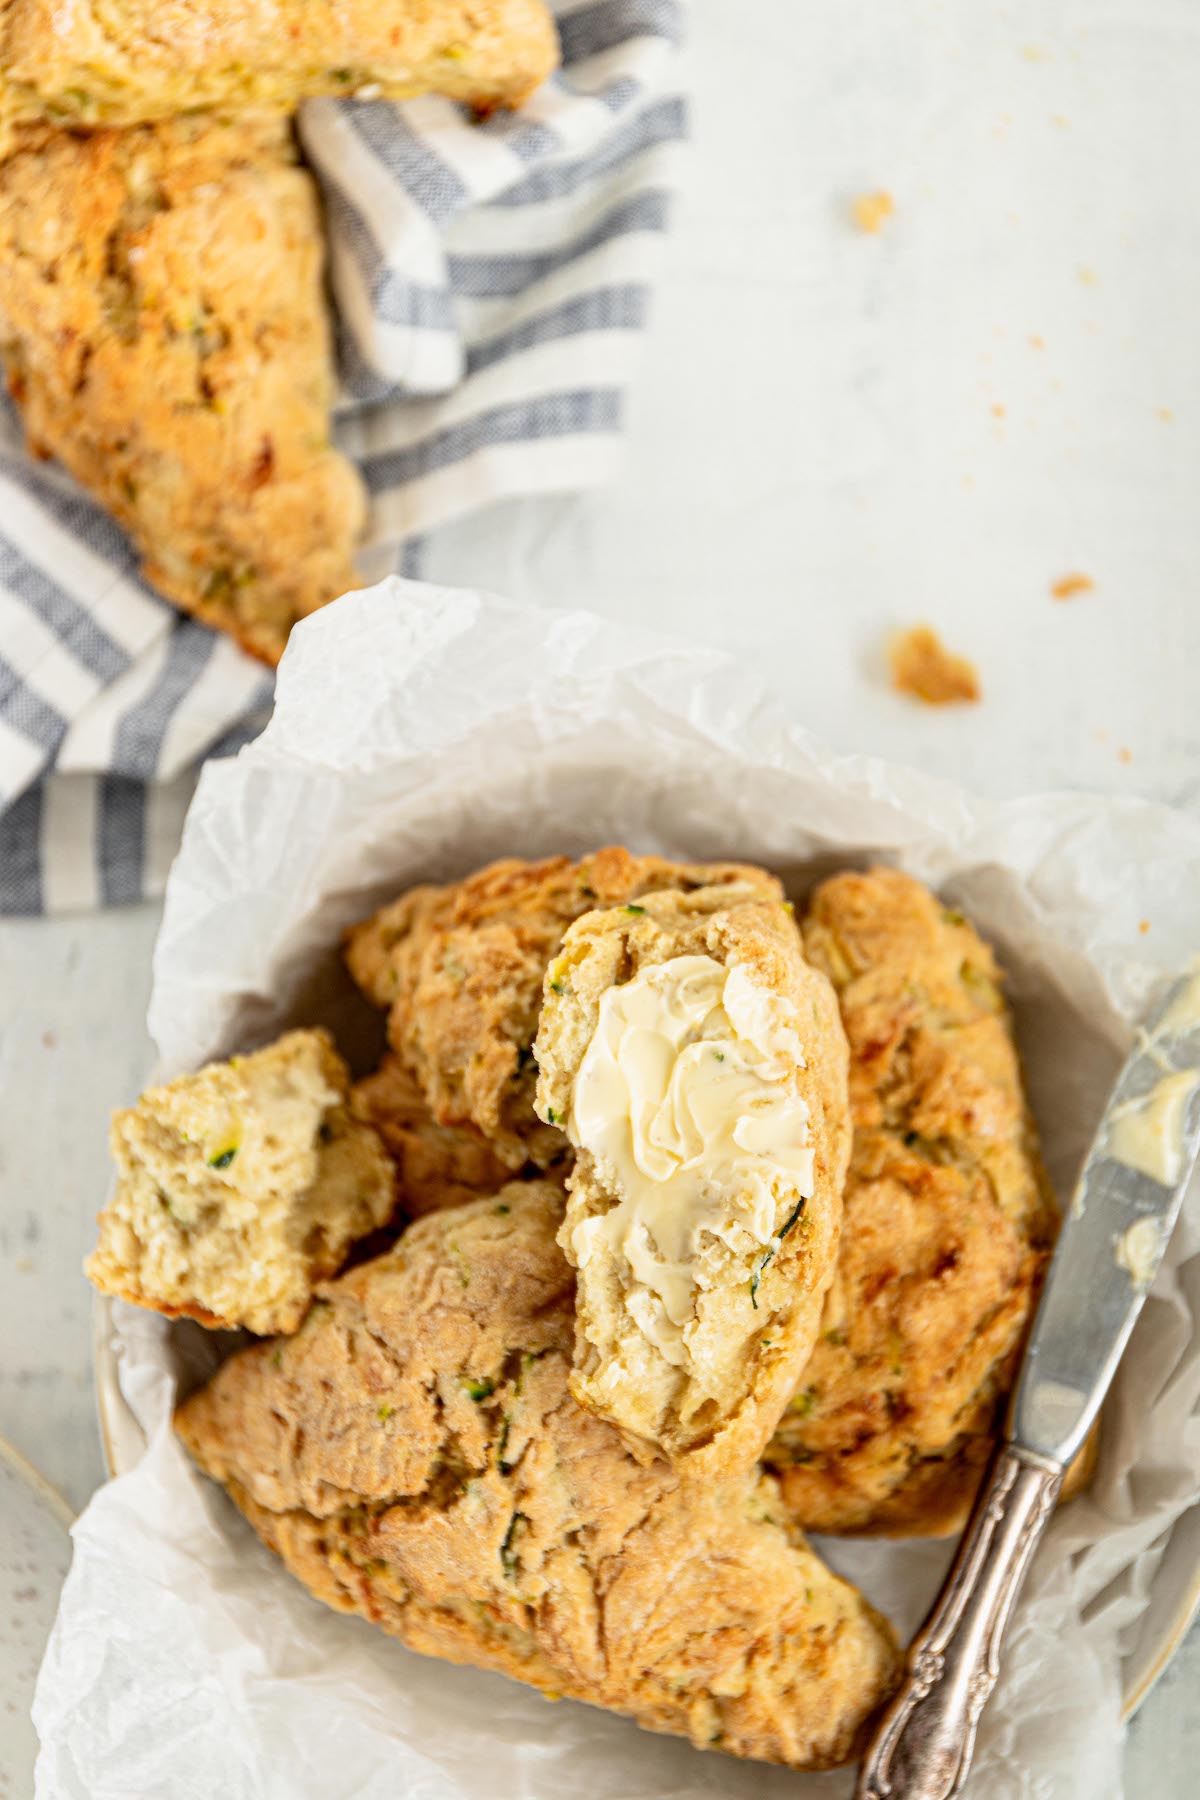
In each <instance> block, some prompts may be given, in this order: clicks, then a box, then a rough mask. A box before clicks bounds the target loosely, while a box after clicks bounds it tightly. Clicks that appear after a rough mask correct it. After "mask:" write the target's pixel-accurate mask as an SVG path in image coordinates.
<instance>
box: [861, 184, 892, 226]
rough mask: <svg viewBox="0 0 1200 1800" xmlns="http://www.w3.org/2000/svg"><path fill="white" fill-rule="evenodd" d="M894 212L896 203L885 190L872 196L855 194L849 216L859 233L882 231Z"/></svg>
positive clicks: (878, 191)
mask: <svg viewBox="0 0 1200 1800" xmlns="http://www.w3.org/2000/svg"><path fill="white" fill-rule="evenodd" d="M895 210H896V202H895V201H894V200H893V199H892V196H891V195H890V194H889V193H888V192H887V190H886V188H879V189H878V190H877V191H876V192H875V193H873V194H857V195H856V196H855V198H854V200H853V201H852V202H851V205H850V216H851V217H852V218H853V220H854V223H855V224H856V225H857V226H858V229H859V230H860V231H868V232H871V233H874V232H877V231H882V230H883V228H884V226H885V225H886V224H887V222H888V220H889V219H890V218H891V216H892V214H893V213H894V212H895Z"/></svg>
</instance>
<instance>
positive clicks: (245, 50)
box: [0, 0, 558, 154]
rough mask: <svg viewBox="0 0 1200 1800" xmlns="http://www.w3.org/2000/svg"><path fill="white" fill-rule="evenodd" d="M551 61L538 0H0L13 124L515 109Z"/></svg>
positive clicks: (4, 102) (3, 109)
mask: <svg viewBox="0 0 1200 1800" xmlns="http://www.w3.org/2000/svg"><path fill="white" fill-rule="evenodd" d="M557 59H558V45H557V39H556V36H555V31H554V23H553V20H552V18H551V16H550V13H549V11H548V9H547V8H546V6H545V5H543V4H542V0H342V3H341V4H338V5H334V4H332V0H166V3H165V4H164V0H76V3H75V4H73V5H71V6H63V5H59V4H56V0H5V4H4V5H3V6H2V7H0V69H2V70H3V71H4V82H5V90H4V94H3V97H2V98H0V154H3V130H4V121H5V118H6V117H7V119H8V121H9V124H10V127H11V125H13V124H19V123H21V122H27V121H29V120H31V119H50V120H52V121H53V122H55V123H57V124H61V125H69V126H76V127H78V126H96V125H134V124H143V123H146V122H148V121H153V120H156V119H165V118H170V117H172V116H173V115H175V114H178V113H185V112H192V111H195V110H196V109H198V108H200V107H214V108H219V109H221V110H223V111H227V112H247V111H252V110H260V111H261V110H263V109H271V108H277V109H281V110H285V111H290V110H292V109H294V108H295V106H296V105H297V104H298V103H299V102H300V101H301V100H305V99H309V98H311V97H313V96H315V95H321V94H332V95H339V96H348V95H358V96H361V97H362V98H364V99H388V100H404V99H408V98H409V97H411V96H412V95H414V94H422V93H428V92H433V93H438V94H445V95H447V96H449V97H450V98H451V99H455V100H463V101H466V102H467V103H468V104H469V105H471V106H473V107H475V108H477V109H478V110H479V111H482V112H489V111H491V110H493V109H494V108H495V107H499V106H518V105H520V103H521V101H522V100H524V99H525V98H526V97H527V96H528V95H529V94H530V93H532V91H533V89H534V88H536V87H537V86H539V84H540V83H541V82H542V81H544V80H545V78H546V76H547V75H548V74H549V73H550V71H551V69H552V68H553V67H554V65H555V63H556V61H557Z"/></svg>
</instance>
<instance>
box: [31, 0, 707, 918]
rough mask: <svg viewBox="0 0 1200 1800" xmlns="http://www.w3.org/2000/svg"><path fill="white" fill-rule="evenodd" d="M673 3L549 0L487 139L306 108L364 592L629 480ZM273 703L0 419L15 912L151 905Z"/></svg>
mask: <svg viewBox="0 0 1200 1800" xmlns="http://www.w3.org/2000/svg"><path fill="white" fill-rule="evenodd" d="M683 4H684V0H558V4H556V6H555V10H556V12H557V14H558V23H559V33H560V36H561V39H562V51H563V62H562V67H561V69H560V70H559V72H558V74H557V75H556V76H555V77H554V78H553V79H552V80H551V81H549V82H547V84H546V85H545V86H544V87H543V88H542V89H541V90H540V91H539V92H538V93H537V94H536V95H534V97H533V98H532V100H531V101H530V102H529V103H528V104H527V105H526V106H525V107H524V108H523V109H522V111H521V112H520V113H518V114H515V115H503V116H497V117H495V118H492V119H489V120H488V121H487V122H486V123H483V124H478V123H474V122H472V121H471V120H470V119H469V118H468V117H467V116H466V115H465V114H464V112H463V111H462V110H461V109H460V108H459V107H457V106H455V105H453V104H452V103H451V102H449V101H444V100H440V99H437V98H434V97H427V98H424V99H420V100H414V101H410V102H408V103H406V104H405V105H402V106H392V105H389V104H387V103H384V102H373V103H370V102H351V101H336V102H335V101H326V100H321V101H315V102H312V103H311V104H309V105H308V106H306V107H304V108H303V109H302V112H301V117H300V135H301V139H302V142H303V144H304V148H305V151H306V154H307V156H308V159H309V161H310V162H311V164H312V166H313V168H314V169H315V171H316V173H317V175H318V177H319V179H320V181H321V183H322V186H323V189H324V193H325V200H326V210H327V217H328V226H329V236H330V277H331V285H332V290H333V295H334V301H335V306H336V310H337V315H338V343H339V355H340V364H341V374H342V399H341V404H340V406H339V411H338V427H337V428H338V436H339V439H340V442H341V444H342V446H343V448H344V449H345V450H346V451H347V452H348V453H349V454H350V455H352V456H353V457H354V458H355V459H356V460H357V462H358V463H359V466H360V467H361V469H362V471H363V475H364V477H365V479H366V483H367V487H368V491H369V493H370V497H371V525H370V537H369V542H368V546H367V550H366V554H365V556H364V557H363V559H362V562H363V570H364V574H366V575H368V576H369V577H370V578H371V579H378V578H379V577H380V576H381V575H383V574H386V573H388V572H390V571H393V570H399V571H400V572H401V573H405V574H409V575H413V574H419V572H420V551H421V545H422V542H423V540H424V539H425V538H427V536H428V534H429V533H430V532H431V531H435V530H436V528H437V527H438V525H439V524H441V523H444V522H445V521H446V520H448V519H451V518H453V517H455V516H458V515H461V514H462V513H464V512H466V511H468V510H469V509H470V508H472V507H476V506H480V505H482V504H484V503H485V502H488V501H491V500H496V499H499V498H503V497H506V496H517V495H526V494H534V493H545V492H550V491H563V490H571V489H580V488H584V487H588V486H590V485H593V484H595V483H597V482H600V481H603V480H606V479H609V478H610V477H611V476H612V475H613V474H614V473H615V472H616V469H617V466H618V461H619V455H620V448H621V435H622V427H623V419H624V412H625V399H626V394H627V391H628V388H629V384H630V381H631V378H632V374H633V369H634V364H635V360H636V356H637V351H638V348H639V340H640V338H641V335H642V328H643V326H644V324H645V322H646V315H647V305H648V300H649V293H650V283H651V277H652V273H653V268H654V260H655V254H656V250H657V247H658V245H659V243H660V242H661V238H662V233H663V231H664V228H665V226H666V223H667V215H668V211H669V207H670V200H671V193H672V190H673V187H674V185H675V171H676V159H677V157H678V154H679V145H680V143H681V141H682V139H683V138H684V136H685V134H686V110H685V104H684V100H683V98H682V96H681V94H680V92H679V86H678V74H677V69H676V54H675V53H676V50H677V47H678V44H679V40H680V33H681V23H682V18H681V15H682V9H683ZM271 691H272V677H271V674H270V672H269V671H268V670H265V669H264V668H263V667H262V665H261V664H259V663H256V662H253V661H252V660H251V659H250V658H248V657H247V656H245V655H244V654H243V653H242V652H241V651H240V650H239V649H238V648H237V647H236V646H235V645H234V644H233V643H232V642H231V641H230V640H229V639H228V638H225V637H223V636H220V635H218V634H216V633H213V632H211V631H209V630H208V629H207V628H206V627H204V626H202V625H200V624H198V623H197V622H196V621H195V620H192V619H187V618H184V617H182V616H181V615H180V614H179V613H177V612H176V611H175V610H174V608H172V607H170V606H169V605H167V604H166V603H165V602H164V601H162V600H160V599H159V598H158V597H157V596H156V595H155V594H154V593H152V592H151V590H150V589H149V588H148V587H147V586H146V585H145V584H144V583H143V582H142V581H141V580H140V578H139V576H138V574H137V562H136V558H135V556H134V554H133V552H132V550H131V548H130V546H129V544H128V542H127V541H126V540H125V538H124V536H123V535H122V533H121V532H120V531H119V530H118V529H117V527H116V526H115V525H113V523H112V522H111V520H109V519H108V518H107V517H106V516H105V514H104V513H103V512H102V511H101V510H100V509H99V508H98V507H96V506H94V505H93V504H92V503H91V502H90V501H89V500H88V499H87V498H86V496H85V495H83V494H81V493H80V491H79V490H78V489H77V488H75V487H74V486H73V484H72V483H71V482H70V481H69V480H68V479H67V478H66V477H65V476H64V475H62V474H61V472H60V471H58V470H57V469H56V468H54V467H53V466H48V465H45V464H39V463H35V462H33V461H31V460H30V458H28V457H27V456H26V455H25V453H24V451H23V449H22V447H21V433H20V429H19V426H18V423H17V420H16V416H15V414H14V413H13V412H12V410H11V409H10V408H8V407H7V406H5V405H0V913H8V914H13V913H40V912H60V911H66V910H70V909H73V908H78V907H88V906H109V905H116V904H120V903H122V902H125V901H132V900H137V899H141V898H145V897H148V896H151V895H155V894H158V893H160V892H161V890H162V886H163V882H164V879H165V876H166V870H167V867H168V865H169V863H170V860H171V857H172V856H173V854H174V851H175V847H176V844H177V842H178V838H179V831H180V827H181V823H182V818H183V813H184V811H185V809H186V807H187V803H188V800H189V798H190V795H191V791H192V787H193V784H194V780H195V770H196V766H197V764H198V762H199V760H200V759H202V758H203V757H205V756H212V755H222V754H228V753H229V752H230V751H232V750H233V749H235V748H236V747H237V746H238V745H239V744H240V743H243V742H245V741H246V740H247V739H248V738H249V737H252V736H253V735H254V734H255V732H256V731H257V730H259V729H260V728H261V725H262V723H263V720H264V717H265V714H266V712H267V710H268V709H269V706H270V701H271Z"/></svg>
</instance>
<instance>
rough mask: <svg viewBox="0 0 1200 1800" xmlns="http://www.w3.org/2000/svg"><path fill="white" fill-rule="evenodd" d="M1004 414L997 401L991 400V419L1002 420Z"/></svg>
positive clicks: (1003, 409)
mask: <svg viewBox="0 0 1200 1800" xmlns="http://www.w3.org/2000/svg"><path fill="white" fill-rule="evenodd" d="M1004 413H1005V408H1004V407H1003V406H1001V404H1000V402H999V400H993V401H992V417H993V419H1002V418H1003V417H1004Z"/></svg>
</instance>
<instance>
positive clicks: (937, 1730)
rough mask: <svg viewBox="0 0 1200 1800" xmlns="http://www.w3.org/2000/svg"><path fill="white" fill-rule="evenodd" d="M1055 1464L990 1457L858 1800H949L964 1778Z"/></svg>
mask: <svg viewBox="0 0 1200 1800" xmlns="http://www.w3.org/2000/svg"><path fill="white" fill-rule="evenodd" d="M1062 1478H1063V1468H1062V1464H1061V1463H1057V1462H1052V1461H1051V1460H1050V1458H1049V1457H1045V1456H1038V1455H1037V1454H1036V1453H1035V1452H1034V1451H1032V1450H1022V1449H1019V1448H1016V1447H1015V1446H1013V1445H1012V1444H1005V1445H1002V1446H1001V1448H1000V1450H999V1451H998V1452H997V1454H996V1456H995V1458H994V1460H993V1462H992V1466H991V1469H990V1471H989V1473H988V1476H987V1479H986V1480H985V1481H984V1484H983V1486H982V1488H981V1489H980V1492H979V1498H978V1499H977V1500H976V1502H975V1508H974V1511H973V1512H972V1514H971V1518H970V1522H969V1523H968V1525H967V1529H966V1531H965V1532H964V1533H963V1539H962V1543H961V1544H960V1545H959V1547H958V1554H957V1556H956V1557H955V1559H954V1564H953V1566H952V1568H951V1570H950V1573H949V1575H948V1576H947V1577H946V1584H945V1586H944V1587H943V1589H942V1591H941V1593H940V1594H939V1595H938V1598H937V1600H936V1601H935V1603H934V1607H933V1611H932V1612H931V1613H930V1615H929V1617H928V1618H927V1619H926V1621H925V1623H924V1625H922V1627H921V1629H920V1631H919V1632H918V1633H917V1635H916V1637H915V1638H914V1639H913V1641H912V1644H911V1646H910V1648H909V1652H908V1663H907V1668H906V1670H905V1675H904V1679H903V1681H902V1682H901V1684H900V1687H899V1690H898V1691H897V1693H896V1694H895V1696H894V1698H893V1699H892V1701H891V1703H890V1705H889V1706H888V1708H887V1710H886V1712H885V1713H884V1714H883V1717H882V1719H881V1720H880V1723H879V1726H878V1728H877V1730H876V1733H875V1736H874V1738H873V1740H872V1742H871V1744H870V1747H869V1748H868V1750H867V1753H866V1756H865V1757H864V1758H863V1763H862V1768H861V1770H860V1772H859V1778H858V1787H857V1789H856V1790H855V1793H856V1800H949V1796H950V1795H951V1794H957V1793H958V1791H959V1789H960V1788H961V1786H962V1784H963V1782H964V1781H965V1780H966V1776H967V1770H968V1769H969V1768H970V1766H971V1756H972V1753H973V1751H974V1748H975V1730H976V1727H977V1725H978V1723H979V1715H980V1713H981V1712H982V1711H983V1709H984V1707H985V1705H986V1704H987V1701H988V1696H989V1695H990V1694H991V1691H992V1689H993V1688H994V1687H995V1685H996V1676H997V1674H998V1673H999V1668H1000V1644H1001V1640H1002V1639H1003V1637H1004V1631H1005V1627H1006V1626H1007V1624H1008V1620H1009V1615H1010V1613H1011V1612H1012V1608H1013V1602H1014V1601H1015V1599H1016V1597H1017V1594H1018V1593H1019V1591H1020V1587H1021V1583H1022V1581H1023V1580H1024V1579H1025V1572H1026V1570H1027V1569H1028V1567H1029V1561H1030V1558H1031V1557H1032V1555H1033V1553H1034V1551H1035V1549H1036V1548H1037V1546H1038V1543H1039V1541H1040V1539H1041V1536H1042V1533H1043V1532H1044V1531H1045V1529H1046V1525H1047V1522H1048V1520H1049V1518H1050V1514H1051V1513H1052V1512H1053V1510H1054V1502H1055V1500H1056V1499H1057V1498H1058V1490H1059V1488H1060V1487H1061V1486H1062Z"/></svg>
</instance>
